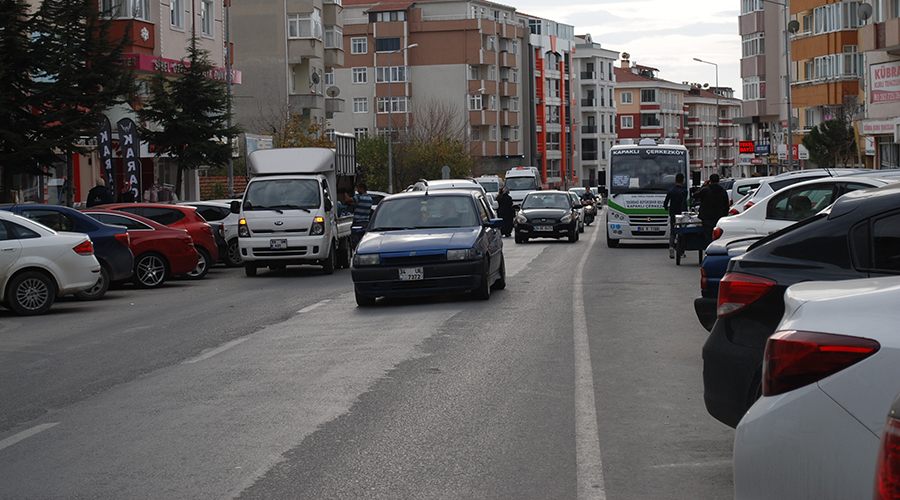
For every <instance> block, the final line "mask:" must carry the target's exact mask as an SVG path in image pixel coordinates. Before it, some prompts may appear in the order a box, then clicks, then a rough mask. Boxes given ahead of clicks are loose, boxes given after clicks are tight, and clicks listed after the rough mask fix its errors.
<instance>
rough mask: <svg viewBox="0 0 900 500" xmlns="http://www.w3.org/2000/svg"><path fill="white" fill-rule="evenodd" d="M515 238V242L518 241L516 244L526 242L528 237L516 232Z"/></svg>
mask: <svg viewBox="0 0 900 500" xmlns="http://www.w3.org/2000/svg"><path fill="white" fill-rule="evenodd" d="M515 238H516V243H518V244H522V243H528V238H527V237H526V236H519V233H516V236H515Z"/></svg>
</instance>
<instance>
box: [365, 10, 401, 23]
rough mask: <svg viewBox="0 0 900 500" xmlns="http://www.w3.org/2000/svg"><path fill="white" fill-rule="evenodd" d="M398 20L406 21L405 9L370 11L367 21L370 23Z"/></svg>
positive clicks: (394, 21)
mask: <svg viewBox="0 0 900 500" xmlns="http://www.w3.org/2000/svg"><path fill="white" fill-rule="evenodd" d="M399 21H406V11H405V10H392V11H389V12H370V13H369V22H370V23H396V22H399Z"/></svg>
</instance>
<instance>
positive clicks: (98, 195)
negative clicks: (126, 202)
mask: <svg viewBox="0 0 900 500" xmlns="http://www.w3.org/2000/svg"><path fill="white" fill-rule="evenodd" d="M115 202H116V200H115V198H113V194H112V193H111V192H110V191H109V188H107V187H106V181H105V180H103V177H98V178H97V185H96V186H94V187H92V188H91V190H90V191H88V195H87V207H88V208H91V207H96V206H97V205H105V204H107V203H115Z"/></svg>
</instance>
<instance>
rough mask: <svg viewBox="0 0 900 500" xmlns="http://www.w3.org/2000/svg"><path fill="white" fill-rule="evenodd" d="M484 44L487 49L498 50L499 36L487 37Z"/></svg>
mask: <svg viewBox="0 0 900 500" xmlns="http://www.w3.org/2000/svg"><path fill="white" fill-rule="evenodd" d="M484 45H485V49H487V50H497V37H495V36H493V35H489V36H487V37H485V42H484Z"/></svg>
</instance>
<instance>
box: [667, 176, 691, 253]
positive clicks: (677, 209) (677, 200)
mask: <svg viewBox="0 0 900 500" xmlns="http://www.w3.org/2000/svg"><path fill="white" fill-rule="evenodd" d="M663 208H665V209H666V211H667V212H668V213H669V258H670V259H674V258H675V250H676V249H675V216H676V215H680V214H681V213H682V212H685V211H687V189H686V188H685V187H684V174H678V175H676V176H675V185H674V186H672V187H671V188H669V192H668V193H666V199H665V201H663Z"/></svg>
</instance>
